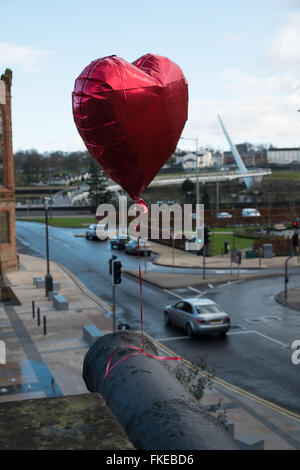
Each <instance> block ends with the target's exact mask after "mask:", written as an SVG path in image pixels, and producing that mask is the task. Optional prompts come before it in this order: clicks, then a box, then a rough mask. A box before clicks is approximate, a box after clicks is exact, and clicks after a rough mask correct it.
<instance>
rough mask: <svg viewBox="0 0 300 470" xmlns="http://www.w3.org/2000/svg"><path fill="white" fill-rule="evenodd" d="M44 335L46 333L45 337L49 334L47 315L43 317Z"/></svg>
mask: <svg viewBox="0 0 300 470" xmlns="http://www.w3.org/2000/svg"><path fill="white" fill-rule="evenodd" d="M43 333H44V336H46V334H47V320H46V316H45V315H44V316H43Z"/></svg>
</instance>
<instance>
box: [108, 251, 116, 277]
mask: <svg viewBox="0 0 300 470" xmlns="http://www.w3.org/2000/svg"><path fill="white" fill-rule="evenodd" d="M116 258H117V257H116V255H112V258H110V260H109V261H108V262H109V274H110V275H112V263H113V261H114V260H115V259H116Z"/></svg>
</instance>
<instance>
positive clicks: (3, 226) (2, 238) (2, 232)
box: [0, 211, 9, 244]
mask: <svg viewBox="0 0 300 470" xmlns="http://www.w3.org/2000/svg"><path fill="white" fill-rule="evenodd" d="M1 243H9V214H8V212H6V211H5V212H0V244H1Z"/></svg>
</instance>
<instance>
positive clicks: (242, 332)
mask: <svg viewBox="0 0 300 470" xmlns="http://www.w3.org/2000/svg"><path fill="white" fill-rule="evenodd" d="M248 333H253V331H248V330H243V331H228V332H227V335H244V334H248Z"/></svg>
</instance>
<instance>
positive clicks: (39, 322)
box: [37, 307, 41, 326]
mask: <svg viewBox="0 0 300 470" xmlns="http://www.w3.org/2000/svg"><path fill="white" fill-rule="evenodd" d="M40 324H41V316H40V307H38V309H37V326H40Z"/></svg>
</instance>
